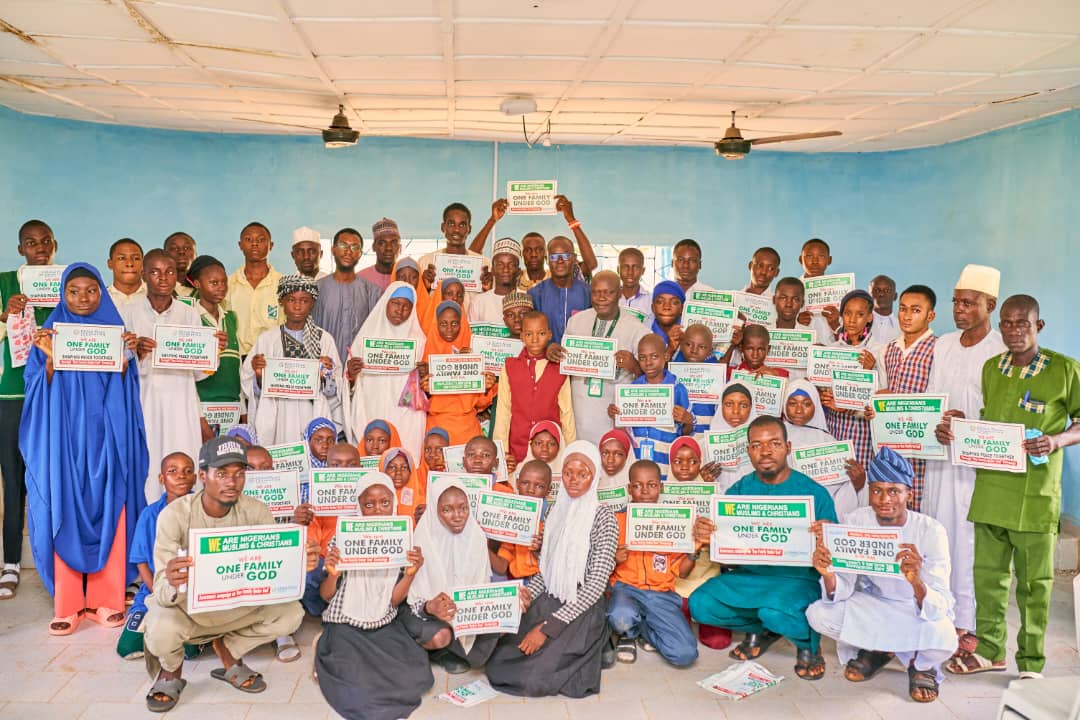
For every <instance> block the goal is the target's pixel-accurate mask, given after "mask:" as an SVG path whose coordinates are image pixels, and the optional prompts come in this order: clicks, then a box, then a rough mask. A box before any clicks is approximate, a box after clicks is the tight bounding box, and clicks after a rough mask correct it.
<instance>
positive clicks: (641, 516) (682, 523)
mask: <svg viewBox="0 0 1080 720" xmlns="http://www.w3.org/2000/svg"><path fill="white" fill-rule="evenodd" d="M626 547H627V548H628V549H630V550H637V551H641V552H664V553H679V552H681V553H692V552H694V506H693V505H686V504H682V505H675V504H668V503H630V504H629V505H627V506H626Z"/></svg>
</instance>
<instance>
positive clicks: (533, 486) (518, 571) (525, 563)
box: [491, 460, 551, 580]
mask: <svg viewBox="0 0 1080 720" xmlns="http://www.w3.org/2000/svg"><path fill="white" fill-rule="evenodd" d="M550 491H551V468H550V467H548V465H547V463H545V462H544V461H542V460H529V461H528V462H526V463H525V464H524V465H522V466H521V468H520V469H519V470H518V476H517V494H518V495H524V496H525V497H531V498H539V499H540V500H545V498H547V496H548V493H549V492H550ZM546 514H547V502H546V501H545V502H544V509H543V510H542V511H541V513H540V527H539V529H538V530H537V532H536V535H535V536H534V537H533V540H532V543H530V544H529V545H514V544H512V543H506V542H504V543H502V544H501V545H499V549H498V551H497V552H494V553H491V570H492V572H493V573H495V574H496V575H503V576H506V577H508V578H510V579H513V580H517V579H524V578H530V577H532V576H533V575H535V574H536V573H538V572H540V546H541V543H542V541H543V537H544V516H545V515H546Z"/></svg>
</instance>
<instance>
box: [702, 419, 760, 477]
mask: <svg viewBox="0 0 1080 720" xmlns="http://www.w3.org/2000/svg"><path fill="white" fill-rule="evenodd" d="M748 427H749V426H748V425H743V426H742V427H737V428H735V429H734V430H723V431H721V432H707V433H705V457H706V460H707V462H714V463H716V464H717V465H719V466H720V467H722V468H726V469H731V468H737V467H739V466H740V465H742V464H744V463H746V462H747V460H748V456H747V454H746V445H747V439H746V431H747V428H748Z"/></svg>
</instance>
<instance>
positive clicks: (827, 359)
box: [806, 346, 863, 385]
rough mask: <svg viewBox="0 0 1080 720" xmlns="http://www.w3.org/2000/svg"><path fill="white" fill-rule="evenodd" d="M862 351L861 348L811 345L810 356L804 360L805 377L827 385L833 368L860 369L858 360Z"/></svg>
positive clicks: (818, 383)
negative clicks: (849, 348) (850, 348)
mask: <svg viewBox="0 0 1080 720" xmlns="http://www.w3.org/2000/svg"><path fill="white" fill-rule="evenodd" d="M862 353H863V351H862V350H846V349H844V348H829V347H820V346H814V347H811V348H810V357H809V358H807V361H806V379H807V380H809V381H810V382H812V383H814V384H815V385H829V384H831V383H832V374H833V371H834V370H854V371H858V370H862V369H863V366H862V363H860V362H859V358H860V357H861V356H862Z"/></svg>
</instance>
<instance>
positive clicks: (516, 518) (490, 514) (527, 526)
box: [476, 490, 544, 546]
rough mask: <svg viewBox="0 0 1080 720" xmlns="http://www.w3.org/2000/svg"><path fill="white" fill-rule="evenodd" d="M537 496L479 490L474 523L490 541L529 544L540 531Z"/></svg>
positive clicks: (540, 505) (541, 501)
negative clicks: (477, 524)
mask: <svg viewBox="0 0 1080 720" xmlns="http://www.w3.org/2000/svg"><path fill="white" fill-rule="evenodd" d="M543 506H544V501H543V500H542V499H540V498H533V497H526V496H524V495H511V494H509V493H500V492H488V491H486V490H482V491H480V493H479V494H478V495H477V498H476V522H478V523H479V524H480V529H481V530H483V531H484V535H486V536H487V537H488V539H489V540H501V541H502V542H508V543H510V544H512V545H526V546H528V545H531V544H532V539H533V536H535V535H536V534H537V533H538V532H539V531H540V512H541V511H542V510H543Z"/></svg>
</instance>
